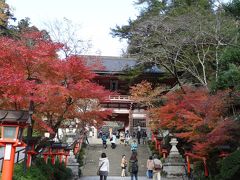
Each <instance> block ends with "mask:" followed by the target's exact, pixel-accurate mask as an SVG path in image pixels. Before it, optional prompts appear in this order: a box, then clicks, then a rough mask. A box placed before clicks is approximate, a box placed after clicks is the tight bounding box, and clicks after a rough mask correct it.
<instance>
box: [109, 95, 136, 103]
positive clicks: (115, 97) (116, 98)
mask: <svg viewBox="0 0 240 180" xmlns="http://www.w3.org/2000/svg"><path fill="white" fill-rule="evenodd" d="M108 100H110V101H119V102H123V101H126V102H131V101H132V100H131V99H130V96H127V95H110V96H109V99H108Z"/></svg>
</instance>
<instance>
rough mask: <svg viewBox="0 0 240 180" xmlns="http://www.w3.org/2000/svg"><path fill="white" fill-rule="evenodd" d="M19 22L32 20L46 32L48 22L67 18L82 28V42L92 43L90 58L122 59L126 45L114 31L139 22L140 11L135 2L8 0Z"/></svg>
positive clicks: (104, 0)
mask: <svg viewBox="0 0 240 180" xmlns="http://www.w3.org/2000/svg"><path fill="white" fill-rule="evenodd" d="M6 2H7V3H8V4H9V5H10V7H11V8H12V9H13V14H14V16H15V17H16V18H17V20H18V21H19V20H21V19H24V18H25V17H29V18H30V21H31V25H34V26H36V27H37V28H39V29H43V27H44V28H46V26H44V22H45V23H46V22H51V21H54V20H56V19H57V20H63V18H67V19H69V20H71V21H72V23H73V24H76V25H80V28H79V34H81V37H80V38H81V39H84V40H91V41H92V44H93V48H92V51H91V53H90V54H96V52H101V53H100V55H103V56H120V55H121V49H124V48H125V47H126V42H120V41H119V39H118V38H112V36H111V35H110V34H109V33H110V28H115V26H116V25H125V24H127V22H128V19H129V18H131V19H135V18H136V16H137V15H138V10H137V9H136V8H135V7H134V6H133V2H134V0H6Z"/></svg>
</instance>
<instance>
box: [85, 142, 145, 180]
mask: <svg viewBox="0 0 240 180" xmlns="http://www.w3.org/2000/svg"><path fill="white" fill-rule="evenodd" d="M102 152H105V153H106V155H107V156H108V158H109V162H110V172H109V176H119V175H120V174H121V167H120V163H121V158H122V155H123V154H125V155H126V158H127V160H129V158H130V155H131V150H130V146H125V145H123V144H118V145H117V147H116V148H115V149H112V148H111V147H110V145H108V148H107V149H104V148H103V147H102V145H101V144H91V145H88V146H87V149H86V158H85V163H84V166H83V169H82V175H83V176H95V175H96V172H97V168H98V160H99V157H100V155H101V153H102ZM148 157H149V152H148V148H147V145H139V148H138V157H137V158H138V163H139V176H145V175H146V162H147V159H148Z"/></svg>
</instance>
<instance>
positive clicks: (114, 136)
mask: <svg viewBox="0 0 240 180" xmlns="http://www.w3.org/2000/svg"><path fill="white" fill-rule="evenodd" d="M116 140H117V137H116V133H113V134H112V137H111V139H110V142H111V147H112V149H115V148H116Z"/></svg>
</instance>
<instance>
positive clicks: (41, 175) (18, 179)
mask: <svg viewBox="0 0 240 180" xmlns="http://www.w3.org/2000/svg"><path fill="white" fill-rule="evenodd" d="M71 178H72V171H71V169H69V168H66V167H65V166H64V165H63V164H60V163H59V162H58V161H56V163H55V165H52V164H51V163H50V162H48V163H47V164H46V163H45V162H44V160H43V159H41V158H36V159H35V161H34V163H33V164H32V166H31V167H30V168H29V169H28V170H27V171H26V173H24V171H23V163H21V164H16V165H15V169H14V175H13V180H33V179H34V180H43V179H44V180H67V179H71Z"/></svg>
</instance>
